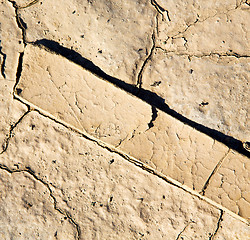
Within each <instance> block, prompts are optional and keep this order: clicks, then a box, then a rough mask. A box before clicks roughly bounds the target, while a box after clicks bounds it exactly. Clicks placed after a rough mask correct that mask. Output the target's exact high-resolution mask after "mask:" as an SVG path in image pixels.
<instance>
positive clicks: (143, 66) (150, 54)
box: [137, 31, 155, 89]
mask: <svg viewBox="0 0 250 240" xmlns="http://www.w3.org/2000/svg"><path fill="white" fill-rule="evenodd" d="M154 49H155V32H154V31H153V34H152V47H151V50H150V52H149V54H148V56H147V58H146V59H145V61H144V62H143V64H142V67H141V69H140V71H139V74H138V78H137V87H138V88H139V89H140V88H141V86H142V74H143V71H144V69H145V66H146V64H147V62H148V61H149V60H150V59H151V57H152V55H153V52H154Z"/></svg>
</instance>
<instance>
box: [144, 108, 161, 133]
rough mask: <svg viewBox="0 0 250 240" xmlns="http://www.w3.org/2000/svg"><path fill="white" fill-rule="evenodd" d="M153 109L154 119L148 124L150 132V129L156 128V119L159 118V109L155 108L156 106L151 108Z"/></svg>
mask: <svg viewBox="0 0 250 240" xmlns="http://www.w3.org/2000/svg"><path fill="white" fill-rule="evenodd" d="M151 107H152V119H151V120H150V122H149V123H148V129H147V130H149V129H150V128H152V127H153V126H154V121H155V119H156V118H157V116H158V111H157V109H156V108H155V107H154V106H151Z"/></svg>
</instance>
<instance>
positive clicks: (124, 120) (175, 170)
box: [16, 46, 228, 191]
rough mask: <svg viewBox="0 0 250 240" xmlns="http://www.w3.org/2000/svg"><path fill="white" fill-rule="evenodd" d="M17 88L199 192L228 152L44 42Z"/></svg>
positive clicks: (28, 58)
mask: <svg viewBox="0 0 250 240" xmlns="http://www.w3.org/2000/svg"><path fill="white" fill-rule="evenodd" d="M55 63H56V64H55ZM16 91H17V93H19V96H21V97H22V98H24V99H26V100H28V101H29V102H31V103H32V104H34V105H36V106H38V107H39V108H41V109H43V110H46V111H47V112H49V113H50V114H52V115H53V116H55V117H56V119H58V120H60V121H61V120H62V121H64V122H67V123H69V124H71V125H73V126H74V127H76V128H78V129H80V130H81V131H86V132H87V133H89V134H91V135H92V136H94V137H96V138H98V139H100V140H102V141H104V142H107V143H110V144H112V145H113V146H117V147H119V149H121V150H122V151H124V152H126V153H128V154H130V155H132V156H133V157H135V158H137V159H139V160H141V161H142V162H146V163H148V164H149V165H151V166H153V167H154V168H155V169H157V170H159V171H161V172H163V173H164V174H166V175H169V176H171V177H172V178H174V179H176V180H177V181H179V182H181V183H183V184H185V185H187V186H189V187H191V188H192V189H195V190H198V191H201V190H202V187H203V185H204V184H205V182H206V180H207V178H208V177H209V175H210V173H211V172H212V171H213V169H214V168H215V166H216V164H217V163H218V162H219V161H220V160H221V159H222V158H223V157H224V155H225V154H226V153H227V151H228V148H227V147H226V146H224V145H223V144H220V143H219V142H217V141H215V140H213V139H212V138H210V137H208V136H206V135H204V134H201V133H199V132H198V131H196V130H194V129H193V128H191V127H189V126H186V125H184V124H183V123H181V122H179V121H177V120H175V119H174V118H172V117H169V116H167V115H166V114H164V113H163V112H160V111H159V113H156V116H155V117H156V119H153V118H152V116H151V115H152V111H151V107H150V105H148V104H146V103H144V102H143V101H141V100H140V99H138V98H135V97H133V96H130V95H128V94H127V93H126V92H124V91H122V90H120V89H118V88H116V87H115V86H113V85H111V84H110V83H108V82H105V81H104V80H102V79H98V78H97V77H95V76H94V75H93V74H91V73H89V72H87V71H86V70H84V69H82V68H80V67H79V66H77V65H76V64H73V63H71V62H70V61H68V60H67V59H64V58H62V57H61V56H58V55H56V54H51V53H49V52H47V51H46V50H44V49H41V48H39V47H35V46H27V48H26V50H25V54H24V59H23V70H22V75H21V78H20V82H19V83H18V85H17V88H16ZM156 112H157V110H156ZM158 115H159V116H158ZM157 116H158V117H157Z"/></svg>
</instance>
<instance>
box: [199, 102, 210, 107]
mask: <svg viewBox="0 0 250 240" xmlns="http://www.w3.org/2000/svg"><path fill="white" fill-rule="evenodd" d="M208 104H209V102H202V103H200V104H199V106H206V105H208Z"/></svg>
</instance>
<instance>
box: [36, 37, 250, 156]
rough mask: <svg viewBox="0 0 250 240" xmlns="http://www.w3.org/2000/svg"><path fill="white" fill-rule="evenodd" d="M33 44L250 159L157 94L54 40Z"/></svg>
mask: <svg viewBox="0 0 250 240" xmlns="http://www.w3.org/2000/svg"><path fill="white" fill-rule="evenodd" d="M32 44H33V45H37V46H40V47H45V49H47V50H49V51H51V52H53V53H56V54H58V55H61V56H63V57H65V58H67V59H68V60H70V61H72V62H73V63H75V64H77V65H79V66H81V67H82V68H84V69H85V70H88V71H89V72H91V73H93V74H94V75H96V76H97V77H99V78H102V79H103V80H105V81H108V82H110V83H112V84H114V85H115V86H117V87H119V88H120V89H122V90H124V91H126V92H127V93H130V94H132V95H134V96H136V97H138V98H140V99H141V100H143V101H144V102H146V103H148V104H150V105H151V106H154V107H156V108H157V109H160V110H161V111H163V112H165V113H167V114H169V115H170V116H172V117H174V118H175V119H177V120H179V121H181V122H182V123H184V124H187V125H189V126H190V127H192V128H194V129H196V130H198V131H199V132H201V133H204V134H206V135H208V136H210V137H211V138H213V139H215V140H217V141H219V142H221V143H223V144H225V145H226V146H227V147H229V148H231V149H233V150H236V151H237V152H239V153H241V154H243V155H245V156H247V157H249V158H250V152H248V151H247V150H246V149H245V148H244V147H243V143H242V141H240V140H238V139H235V138H234V137H232V136H229V135H226V134H224V133H222V132H219V131H217V130H215V129H211V128H209V127H206V126H204V125H202V124H199V123H197V122H194V121H192V120H190V119H188V118H186V117H185V116H183V115H181V114H180V113H178V112H176V111H175V110H173V109H171V108H170V107H169V106H168V105H167V104H166V103H165V99H163V98H161V97H160V96H158V95H157V94H156V93H153V92H151V91H149V90H146V89H143V88H138V87H136V86H135V85H132V84H129V83H125V82H124V81H122V80H120V79H118V78H115V77H112V76H110V75H108V74H107V73H105V72H104V71H103V70H102V69H101V68H99V67H98V66H96V65H95V64H94V63H93V62H92V61H90V60H88V59H86V58H84V57H83V56H81V55H80V54H79V53H77V52H76V51H74V50H72V49H68V48H66V47H63V46H61V45H60V44H59V43H57V42H55V41H52V40H48V39H41V40H37V41H36V42H33V43H32Z"/></svg>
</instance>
